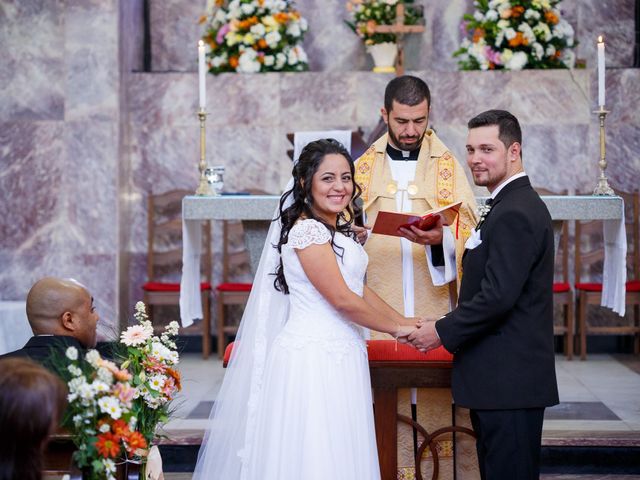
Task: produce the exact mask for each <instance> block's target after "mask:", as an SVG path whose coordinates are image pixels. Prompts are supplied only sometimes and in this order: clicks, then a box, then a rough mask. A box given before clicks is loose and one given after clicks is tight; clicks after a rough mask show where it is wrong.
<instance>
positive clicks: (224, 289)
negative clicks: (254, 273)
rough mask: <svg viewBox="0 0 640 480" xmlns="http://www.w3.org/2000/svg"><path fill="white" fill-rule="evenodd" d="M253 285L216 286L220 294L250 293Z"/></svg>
mask: <svg viewBox="0 0 640 480" xmlns="http://www.w3.org/2000/svg"><path fill="white" fill-rule="evenodd" d="M251 285H252V284H251V283H221V284H220V285H218V286H216V290H218V291H219V292H250V291H251Z"/></svg>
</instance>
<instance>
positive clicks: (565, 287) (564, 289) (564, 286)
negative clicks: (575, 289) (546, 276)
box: [553, 283, 571, 293]
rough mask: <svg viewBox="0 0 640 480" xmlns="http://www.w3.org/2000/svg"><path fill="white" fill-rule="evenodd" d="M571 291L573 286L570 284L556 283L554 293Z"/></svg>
mask: <svg viewBox="0 0 640 480" xmlns="http://www.w3.org/2000/svg"><path fill="white" fill-rule="evenodd" d="M569 290H571V286H570V285H569V284H568V283H554V284H553V293H564V292H568V291H569Z"/></svg>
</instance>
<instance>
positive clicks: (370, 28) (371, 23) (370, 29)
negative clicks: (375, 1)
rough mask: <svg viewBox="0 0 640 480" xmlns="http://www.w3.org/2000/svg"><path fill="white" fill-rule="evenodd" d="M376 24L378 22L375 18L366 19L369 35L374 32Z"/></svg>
mask: <svg viewBox="0 0 640 480" xmlns="http://www.w3.org/2000/svg"><path fill="white" fill-rule="evenodd" d="M377 26H378V24H377V23H376V21H375V20H369V21H367V27H366V28H367V33H368V34H369V35H373V34H374V33H376V27H377Z"/></svg>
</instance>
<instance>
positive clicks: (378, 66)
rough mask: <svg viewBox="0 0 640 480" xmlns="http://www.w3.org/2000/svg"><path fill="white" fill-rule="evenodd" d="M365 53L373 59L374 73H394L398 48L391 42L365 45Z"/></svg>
mask: <svg viewBox="0 0 640 480" xmlns="http://www.w3.org/2000/svg"><path fill="white" fill-rule="evenodd" d="M367 51H368V52H369V53H370V54H371V56H372V57H373V64H374V65H375V67H373V71H374V72H385V73H388V72H395V71H396V69H395V62H396V55H397V54H398V48H397V47H396V44H395V43H393V42H385V43H376V44H374V45H367Z"/></svg>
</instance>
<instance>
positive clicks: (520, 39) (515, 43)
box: [509, 32, 529, 47]
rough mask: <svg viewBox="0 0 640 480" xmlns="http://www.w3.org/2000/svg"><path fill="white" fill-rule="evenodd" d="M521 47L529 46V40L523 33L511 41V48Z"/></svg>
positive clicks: (519, 33)
mask: <svg viewBox="0 0 640 480" xmlns="http://www.w3.org/2000/svg"><path fill="white" fill-rule="evenodd" d="M520 45H529V40H527V39H526V38H525V36H524V35H523V34H522V32H518V33H516V36H515V37H513V38H512V39H511V40H509V46H510V47H518V46H520Z"/></svg>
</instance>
